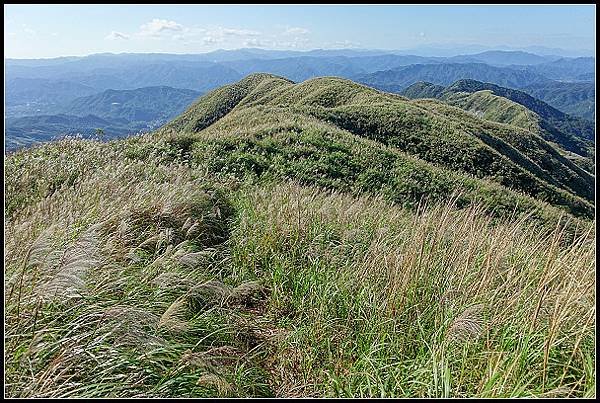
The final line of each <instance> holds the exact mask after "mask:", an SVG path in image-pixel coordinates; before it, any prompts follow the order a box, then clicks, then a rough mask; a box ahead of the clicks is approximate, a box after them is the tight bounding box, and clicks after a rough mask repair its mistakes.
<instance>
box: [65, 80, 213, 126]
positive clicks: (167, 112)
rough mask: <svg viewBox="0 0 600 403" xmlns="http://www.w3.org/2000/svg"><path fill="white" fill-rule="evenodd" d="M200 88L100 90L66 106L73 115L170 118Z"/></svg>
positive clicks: (163, 87)
mask: <svg viewBox="0 0 600 403" xmlns="http://www.w3.org/2000/svg"><path fill="white" fill-rule="evenodd" d="M200 95H202V93H201V92H199V91H193V90H188V89H179V88H171V87H165V86H161V87H144V88H138V89H135V90H106V91H104V92H102V93H100V94H94V95H91V96H87V97H82V98H77V99H75V100H73V101H72V102H70V103H69V104H68V105H66V106H65V107H64V108H63V109H64V111H65V113H66V112H67V111H68V113H69V114H71V115H76V116H85V115H86V114H89V113H90V111H93V113H94V114H95V115H97V116H100V117H102V118H105V119H113V120H114V119H124V120H126V121H128V122H135V121H147V122H149V121H154V120H163V121H167V120H170V119H172V118H173V117H174V116H177V115H179V114H180V113H182V112H183V111H184V110H185V109H186V108H187V107H188V106H189V105H190V104H191V103H192V102H193V101H194V100H195V99H196V98H198V97H199V96H200Z"/></svg>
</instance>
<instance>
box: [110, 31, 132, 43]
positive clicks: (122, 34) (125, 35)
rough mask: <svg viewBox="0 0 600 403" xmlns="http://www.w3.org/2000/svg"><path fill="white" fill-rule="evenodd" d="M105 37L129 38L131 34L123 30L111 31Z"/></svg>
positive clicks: (115, 38) (114, 38)
mask: <svg viewBox="0 0 600 403" xmlns="http://www.w3.org/2000/svg"><path fill="white" fill-rule="evenodd" d="M104 39H109V40H113V41H114V40H118V39H129V35H127V34H124V33H122V32H117V31H111V32H110V34H108V35H106V37H105V38H104Z"/></svg>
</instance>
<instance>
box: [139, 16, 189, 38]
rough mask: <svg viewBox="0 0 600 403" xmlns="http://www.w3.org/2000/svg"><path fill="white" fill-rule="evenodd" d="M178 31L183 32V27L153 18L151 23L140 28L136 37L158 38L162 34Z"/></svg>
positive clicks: (172, 22)
mask: <svg viewBox="0 0 600 403" xmlns="http://www.w3.org/2000/svg"><path fill="white" fill-rule="evenodd" d="M179 31H183V26H182V25H181V24H178V23H176V22H175V21H168V20H161V19H159V18H154V19H152V21H150V22H147V23H145V24H143V25H142V26H140V31H139V32H138V35H141V36H154V37H158V36H160V35H161V34H163V33H172V32H179Z"/></svg>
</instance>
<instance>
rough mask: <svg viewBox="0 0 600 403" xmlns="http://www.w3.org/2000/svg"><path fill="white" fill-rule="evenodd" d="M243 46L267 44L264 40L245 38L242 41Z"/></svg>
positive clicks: (261, 46) (262, 45)
mask: <svg viewBox="0 0 600 403" xmlns="http://www.w3.org/2000/svg"><path fill="white" fill-rule="evenodd" d="M244 46H247V47H257V48H264V47H266V46H267V45H266V44H265V43H264V42H262V41H260V40H258V39H256V38H250V39H247V40H246V41H244Z"/></svg>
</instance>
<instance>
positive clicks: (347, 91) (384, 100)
mask: <svg viewBox="0 0 600 403" xmlns="http://www.w3.org/2000/svg"><path fill="white" fill-rule="evenodd" d="M439 108H444V104H442V103H438V104H436V105H433V106H425V105H423V104H420V103H419V102H413V101H409V100H407V99H406V98H403V97H400V96H394V95H391V94H385V93H381V92H379V91H376V90H373V89H370V88H368V87H364V86H361V85H358V84H355V83H353V82H351V81H348V80H343V79H338V78H319V79H313V80H308V81H305V82H303V83H300V84H294V83H292V82H290V81H288V80H285V79H281V78H279V77H276V76H271V75H252V76H249V77H248V78H247V79H245V80H242V81H241V82H239V83H237V84H235V85H232V86H226V87H223V88H221V89H219V90H217V91H214V92H211V93H209V94H207V95H206V96H204V97H202V98H201V99H200V100H199V101H198V103H196V104H194V105H192V106H191V107H190V108H189V109H188V110H187V111H186V112H185V113H184V114H182V115H181V116H180V117H179V118H177V119H175V120H174V121H172V122H171V123H169V124H168V125H166V126H165V127H164V128H163V129H162V132H163V133H165V132H176V133H202V137H203V138H204V139H205V140H206V139H214V140H212V141H213V142H214V143H215V147H229V148H230V147H232V146H234V147H238V148H239V147H241V148H242V149H244V147H250V148H255V150H254V151H252V152H248V153H246V154H248V155H247V156H246V157H244V158H255V159H257V160H261V159H262V160H264V163H263V165H264V166H270V165H271V164H270V162H269V159H270V158H276V159H277V158H284V159H286V158H290V157H291V156H289V155H288V156H284V155H277V154H278V153H280V152H282V151H280V150H278V147H275V146H274V148H273V151H274V153H266V155H265V151H264V150H262V148H263V146H262V145H261V143H262V142H263V141H264V139H262V138H258V139H255V138H254V136H248V135H247V133H252V134H254V133H262V131H263V130H264V131H265V133H270V134H269V135H268V137H272V138H273V141H274V144H278V143H279V142H280V140H276V139H277V138H285V137H286V136H289V134H290V133H296V134H295V135H294V136H293V137H292V138H297V140H295V141H297V142H298V143H299V144H302V147H307V146H309V145H308V144H305V143H306V137H307V136H305V134H306V133H322V134H319V135H317V136H316V137H317V138H319V137H320V138H321V139H320V140H317V139H316V138H315V139H314V140H310V141H317V142H318V143H323V144H331V143H333V144H335V143H336V141H337V140H336V141H333V140H330V139H328V137H330V136H331V135H332V134H333V135H335V137H336V138H339V139H340V140H339V141H344V142H347V141H348V140H347V139H348V138H351V139H353V141H363V140H364V139H368V140H371V141H373V142H374V143H372V144H374V147H381V146H382V145H384V146H385V147H386V148H387V149H389V150H391V152H393V153H394V155H395V156H397V157H396V158H398V159H406V158H407V156H408V155H410V156H412V157H416V158H417V160H418V161H419V163H422V164H423V166H424V168H423V169H424V170H425V171H432V170H433V171H436V172H438V171H439V172H440V175H444V174H443V173H442V172H448V171H446V170H450V171H453V174H452V175H457V174H462V175H467V177H475V178H480V179H484V178H485V179H487V180H488V181H490V180H491V181H495V182H497V183H499V184H501V185H503V186H504V187H506V188H509V189H513V190H515V191H518V192H521V193H526V194H528V195H530V196H533V197H536V198H538V199H541V200H544V201H548V202H549V203H551V204H555V205H560V206H564V207H566V208H567V209H568V210H569V211H570V212H572V213H574V214H578V215H581V214H583V215H584V216H585V215H589V214H592V213H591V211H592V210H591V204H589V202H590V201H591V200H593V178H592V177H591V176H590V175H589V174H588V173H587V172H585V171H583V170H582V169H581V168H579V167H578V166H576V165H575V164H573V163H572V162H571V161H569V160H568V159H566V158H564V157H563V156H562V155H560V153H558V152H557V151H556V149H555V148H553V147H551V146H549V145H548V144H547V143H545V142H544V141H543V140H542V139H541V138H539V137H537V136H536V135H535V134H533V133H531V132H528V131H526V130H523V129H519V128H517V127H511V128H507V127H505V126H503V125H494V124H491V123H489V122H486V121H482V120H479V119H476V118H470V119H469V120H468V121H465V119H464V118H463V117H462V116H461V117H459V118H456V117H455V116H456V115H457V114H458V115H461V112H460V110H458V109H454V110H452V111H450V112H449V113H448V112H445V113H440V112H439ZM463 114H464V113H463ZM216 133H220V134H216ZM309 137H310V136H309ZM359 139H360V140H359ZM288 141H291V140H288ZM226 143H227V144H229V145H226ZM257 143H258V144H257ZM283 146H285V144H283ZM229 151H231V150H229ZM316 151H318V152H321V151H320V150H318V149H317V150H316ZM348 152H349V153H352V151H350V150H349V151H348ZM253 153H256V154H257V155H256V156H252V154H253ZM228 154H230V152H228V151H226V150H223V151H222V155H228ZM374 154H381V153H379V152H377V153H374ZM306 156H307V157H308V158H310V157H311V155H310V153H309V154H307V155H306ZM339 157H340V159H344V158H346V157H347V156H345V155H343V154H340V155H339ZM219 158H220V157H219ZM265 158H268V159H266V160H265ZM292 162H293V160H292V161H289V162H288V163H289V164H291V163H292ZM250 166H254V165H252V164H251V165H250ZM425 167H426V168H425ZM256 169H258V170H260V168H258V167H256ZM271 169H273V168H271ZM286 169H291V168H289V167H288V168H286ZM347 169H350V168H349V167H347ZM357 170H360V168H359V167H357ZM408 172H410V170H409V171H408ZM258 173H260V172H258ZM363 174H364V173H363ZM411 175H412V174H411ZM344 180H346V181H347V180H348V177H343V178H341V179H339V180H338V181H341V182H343V181H344ZM448 182H451V181H448ZM423 186H425V187H426V186H427V185H423ZM445 191H447V189H443V191H442V193H443V192H445ZM425 193H427V192H423V194H425ZM586 200H587V201H586Z"/></svg>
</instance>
